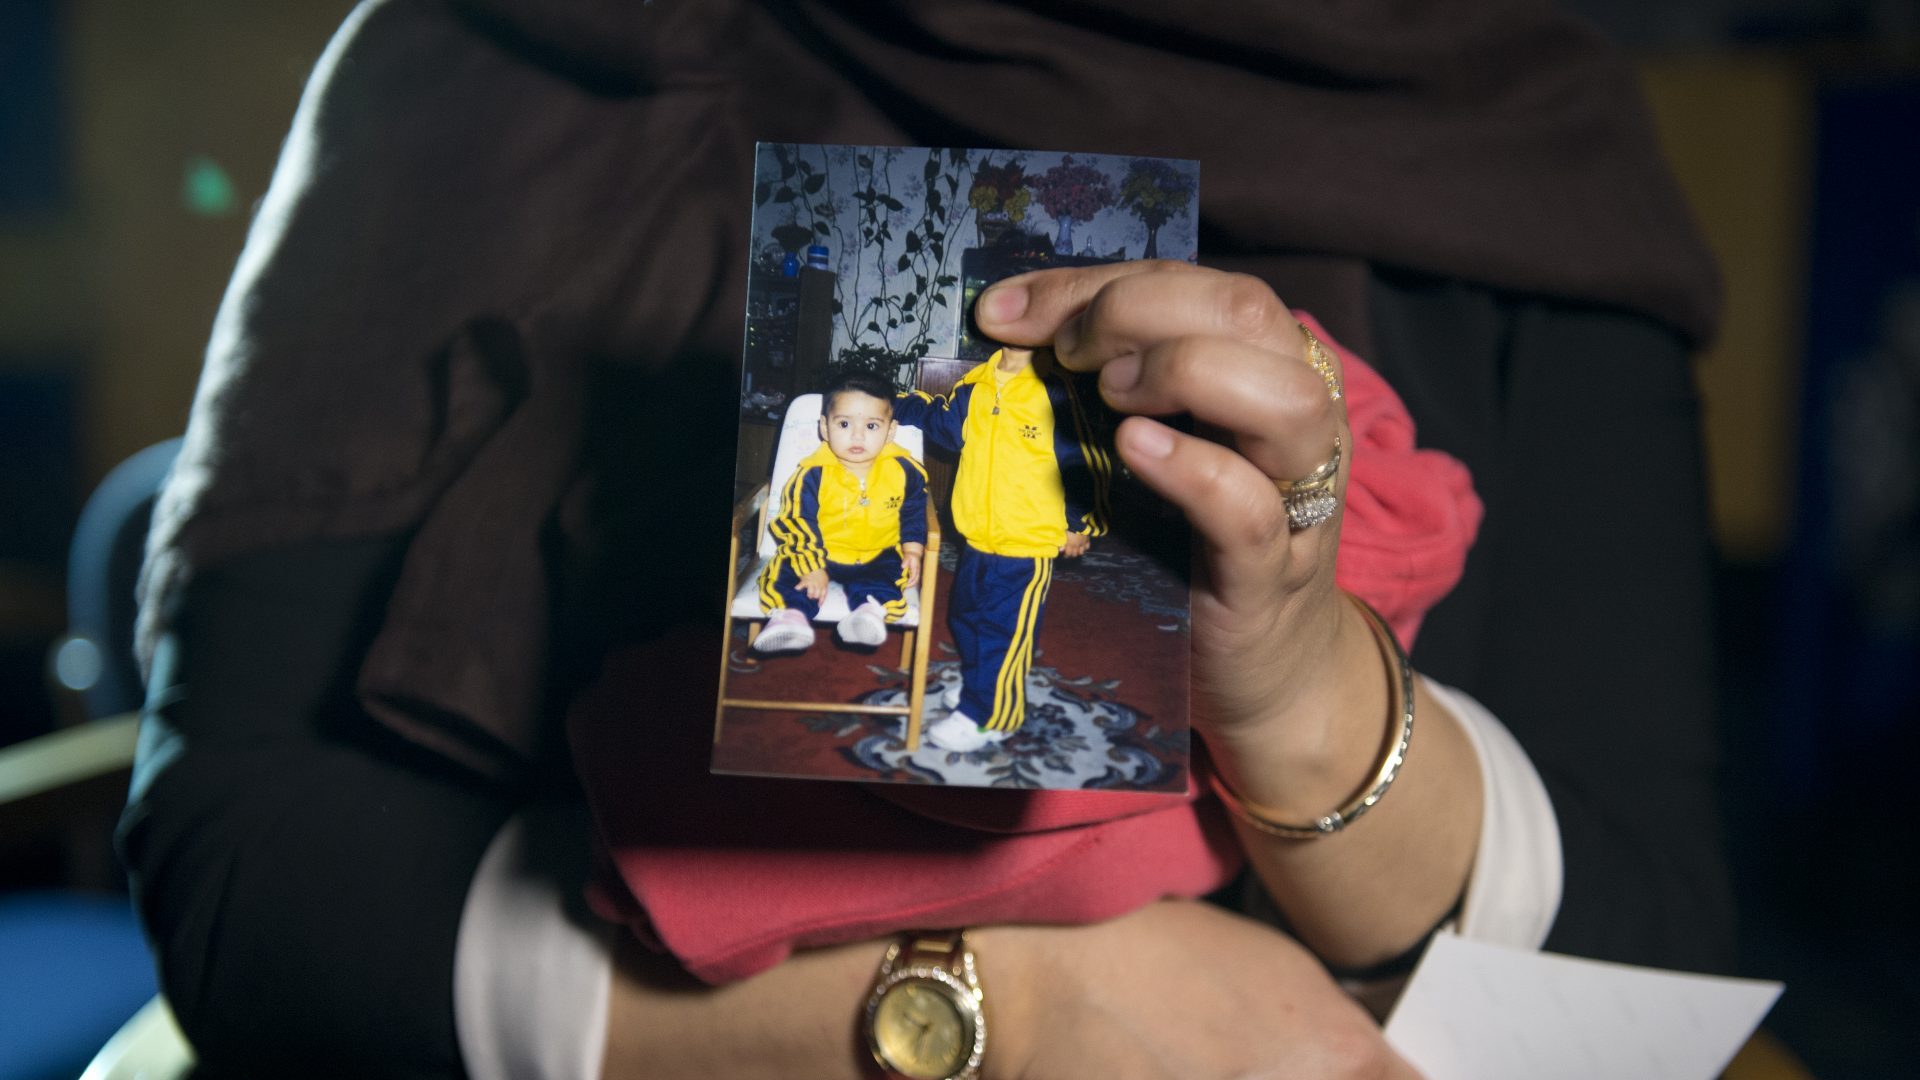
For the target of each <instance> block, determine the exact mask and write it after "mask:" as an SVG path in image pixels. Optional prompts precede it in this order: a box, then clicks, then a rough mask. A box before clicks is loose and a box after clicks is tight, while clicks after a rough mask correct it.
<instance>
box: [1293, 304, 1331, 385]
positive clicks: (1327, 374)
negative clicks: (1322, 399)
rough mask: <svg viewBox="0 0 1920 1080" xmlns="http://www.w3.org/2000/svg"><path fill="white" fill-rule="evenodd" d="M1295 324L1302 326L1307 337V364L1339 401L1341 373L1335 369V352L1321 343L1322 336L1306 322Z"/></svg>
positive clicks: (1302, 332)
mask: <svg viewBox="0 0 1920 1080" xmlns="http://www.w3.org/2000/svg"><path fill="white" fill-rule="evenodd" d="M1294 325H1296V326H1298V327H1299V328H1300V333H1301V335H1302V336H1303V337H1305V338H1306V339H1307V355H1306V361H1307V366H1308V367H1310V368H1312V369H1313V370H1314V372H1315V374H1317V375H1319V376H1320V379H1321V381H1323V382H1325V383H1326V384H1327V396H1328V397H1330V398H1332V399H1333V400H1335V401H1339V400H1340V393H1341V391H1340V373H1339V372H1338V371H1336V370H1334V367H1333V354H1331V353H1329V352H1328V351H1327V347H1326V346H1325V345H1322V344H1320V338H1319V337H1318V336H1317V335H1315V334H1314V332H1313V330H1312V328H1310V327H1309V326H1307V324H1306V323H1295V324H1294Z"/></svg>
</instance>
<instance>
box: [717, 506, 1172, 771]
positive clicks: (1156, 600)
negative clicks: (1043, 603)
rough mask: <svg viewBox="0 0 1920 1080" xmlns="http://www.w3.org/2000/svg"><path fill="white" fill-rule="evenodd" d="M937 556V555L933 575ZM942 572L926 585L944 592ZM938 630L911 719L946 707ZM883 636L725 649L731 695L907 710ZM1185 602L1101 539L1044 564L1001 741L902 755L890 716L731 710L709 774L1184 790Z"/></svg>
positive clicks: (955, 673)
mask: <svg viewBox="0 0 1920 1080" xmlns="http://www.w3.org/2000/svg"><path fill="white" fill-rule="evenodd" d="M950 553H951V549H950V548H949V549H948V550H946V551H943V552H942V555H943V559H942V562H946V561H947V560H946V559H945V558H944V556H946V555H949V554H950ZM950 580H951V573H950V572H949V573H943V574H941V576H940V579H939V589H940V591H941V593H942V597H941V607H940V608H939V609H938V610H940V611H942V612H944V610H945V607H944V599H945V598H944V593H945V590H946V587H947V584H948V582H949V581H950ZM944 623H945V619H944V617H942V618H940V619H939V621H938V623H937V624H936V625H935V626H934V627H933V628H932V633H933V640H932V642H930V645H931V658H930V661H929V665H928V667H929V670H928V678H927V682H928V686H927V694H926V706H925V719H924V721H923V723H922V727H921V730H922V731H923V732H924V731H925V730H926V728H927V727H930V726H932V724H933V723H934V722H936V721H938V720H940V719H941V718H942V717H944V716H945V715H946V713H947V711H948V709H950V708H951V704H944V705H943V704H942V700H941V699H942V696H943V694H944V693H945V692H946V691H948V690H949V689H950V688H953V687H954V686H956V685H957V683H958V681H959V662H958V659H957V657H956V654H955V653H954V650H953V645H952V643H951V641H950V640H949V635H948V633H947V629H946V626H945V625H944ZM897 642H898V639H897V638H890V639H889V642H888V644H887V645H885V646H882V647H881V648H880V649H878V650H872V651H867V650H855V649H851V648H848V647H846V646H844V645H841V644H840V643H838V642H836V641H834V640H833V636H832V633H831V632H830V631H828V632H823V633H822V634H821V640H820V641H819V642H818V643H816V644H815V645H814V647H813V648H812V649H809V650H807V651H806V652H805V653H803V654H798V655H788V656H780V657H771V658H763V657H758V656H755V655H754V654H752V653H751V652H749V651H748V650H747V649H746V647H745V641H744V639H743V638H737V639H736V641H735V643H734V644H735V647H734V648H733V649H732V650H731V652H730V658H729V659H730V663H729V668H730V670H731V673H732V674H731V675H730V679H731V680H732V681H731V682H730V683H729V692H730V693H731V694H733V695H734V696H741V697H753V698H756V699H760V700H788V701H820V702H847V703H850V704H865V705H898V704H905V701H906V695H907V689H906V681H905V678H904V673H903V672H901V671H900V670H898V669H896V668H894V667H892V666H891V664H892V663H893V662H896V661H897V657H898V649H899V646H898V644H897ZM1187 647H1188V644H1187V611H1186V588H1185V586H1184V584H1183V583H1182V582H1180V581H1178V580H1175V579H1173V578H1171V577H1170V575H1168V574H1166V573H1165V572H1164V571H1162V570H1160V569H1159V567H1158V565H1157V564H1156V563H1154V561H1153V560H1150V559H1148V558H1147V557H1146V556H1143V555H1141V554H1139V553H1138V552H1135V551H1132V550H1129V549H1128V548H1127V546H1126V544H1125V543H1124V541H1114V540H1106V539H1103V540H1102V542H1101V543H1100V544H1099V545H1097V546H1096V547H1095V548H1094V550H1093V551H1090V552H1088V553H1087V555H1086V556H1084V557H1082V558H1080V559H1076V560H1066V559H1062V560H1059V561H1058V562H1056V563H1055V564H1054V582H1053V592H1052V598H1051V599H1050V600H1049V601H1048V605H1047V613H1046V617H1045V621H1044V623H1043V625H1042V628H1041V632H1040V641H1039V646H1038V648H1037V649H1036V650H1035V658H1034V664H1033V666H1032V668H1031V670H1030V671H1029V674H1028V678H1027V719H1026V722H1025V724H1023V725H1022V727H1021V729H1020V731H1019V732H1017V733H1015V734H1014V735H1013V736H1012V737H1011V738H1009V739H1007V740H1006V741H1004V742H1001V743H999V744H996V745H993V746H987V747H982V748H981V749H979V750H976V751H972V752H970V753H964V754H962V753H954V752H951V751H945V750H940V749H937V748H934V747H932V746H929V745H926V744H925V743H924V742H923V743H922V746H921V748H920V750H919V751H917V752H915V753H913V754H908V753H907V751H906V746H905V722H904V720H902V719H901V718H900V717H897V716H886V715H875V714H867V713H850V712H838V711H823V712H795V711H788V710H779V709H763V710H755V709H729V710H727V716H726V720H725V723H724V724H723V725H722V729H721V735H720V738H719V739H718V740H717V741H716V743H715V745H714V748H713V757H712V768H713V769H714V771H716V772H722V773H739V774H747V775H759V776H792V777H816V778H820V779H839V780H858V781H881V782H892V783H918V784H943V785H955V786H963V787H1001V788H1054V789H1092V790H1100V789H1114V788H1117V789H1123V790H1144V791H1162V792H1180V791H1184V790H1185V788H1186V775H1187V762H1188V746H1187V725H1186V710H1187Z"/></svg>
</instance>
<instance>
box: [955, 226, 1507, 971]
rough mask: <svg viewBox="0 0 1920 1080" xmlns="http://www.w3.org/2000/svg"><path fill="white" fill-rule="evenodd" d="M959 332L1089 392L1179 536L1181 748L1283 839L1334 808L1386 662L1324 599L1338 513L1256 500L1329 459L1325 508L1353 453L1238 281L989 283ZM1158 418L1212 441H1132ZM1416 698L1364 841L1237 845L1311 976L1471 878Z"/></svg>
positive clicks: (1453, 737) (1380, 700)
mask: <svg viewBox="0 0 1920 1080" xmlns="http://www.w3.org/2000/svg"><path fill="white" fill-rule="evenodd" d="M975 314H976V318H977V320H978V322H979V324H980V327H981V329H982V331H983V332H985V333H986V334H987V335H988V336H989V337H992V338H995V339H997V340H1000V341H1005V342H1009V343H1012V344H1017V345H1031V346H1039V345H1045V344H1048V343H1051V344H1052V345H1053V348H1054V351H1055V353H1056V354H1057V355H1058V357H1059V359H1060V362H1061V363H1062V364H1064V365H1065V366H1066V367H1068V368H1070V369H1073V370H1077V371H1098V372H1099V373H1100V375H1099V378H1100V391H1101V394H1102V396H1104V397H1105V398H1106V400H1107V402H1108V404H1110V405H1112V406H1113V408H1114V409H1116V410H1117V411H1119V412H1122V413H1130V414H1133V415H1131V416H1129V417H1128V418H1127V419H1126V420H1124V421H1122V422H1121V424H1120V426H1119V428H1118V430H1117V431H1116V432H1115V440H1114V441H1115V444H1116V449H1117V450H1118V452H1119V454H1120V457H1121V460H1122V461H1124V462H1125V463H1126V465H1127V467H1128V468H1129V469H1130V470H1132V472H1133V474H1134V475H1135V476H1137V477H1139V478H1140V480H1141V481H1142V482H1144V483H1145V484H1146V485H1147V486H1148V487H1150V488H1152V489H1153V490H1154V491H1155V492H1157V493H1159V494H1160V495H1161V496H1163V497H1165V498H1166V499H1168V500H1169V501H1170V502H1172V503H1173V504H1174V505H1175V506H1178V507H1179V508H1180V509H1181V510H1182V511H1183V512H1184V513H1185V514H1186V516H1187V519H1188V520H1189V521H1191V522H1192V523H1193V527H1194V530H1195V532H1196V533H1197V535H1198V538H1199V545H1198V557H1197V559H1196V568H1195V571H1196V572H1195V576H1194V586H1193V639H1192V640H1193V645H1192V648H1193V675H1192V678H1193V698H1192V700H1193V726H1194V730H1195V731H1197V732H1199V733H1200V735H1201V736H1202V737H1203V738H1205V739H1206V741H1207V745H1208V748H1209V749H1210V750H1211V751H1212V754H1211V756H1212V759H1213V764H1214V767H1215V768H1216V769H1217V770H1218V771H1219V773H1220V774H1221V776H1222V777H1224V778H1225V779H1226V780H1227V782H1228V783H1229V784H1231V785H1232V786H1233V788H1234V789H1235V790H1236V791H1238V792H1240V793H1241V795H1242V796H1243V797H1244V798H1245V799H1246V800H1247V801H1249V802H1251V803H1256V804H1258V805H1260V806H1261V807H1263V808H1265V809H1266V810H1267V811H1268V812H1269V813H1270V814H1272V815H1274V816H1278V817H1280V818H1281V819H1282V820H1284V821H1286V822H1288V823H1302V824H1303V823H1306V822H1310V821H1312V820H1314V819H1315V818H1317V817H1319V816H1320V815H1322V814H1326V813H1328V812H1330V811H1332V810H1335V809H1338V808H1341V807H1344V806H1346V805H1347V804H1348V802H1349V801H1350V800H1352V799H1353V798H1354V797H1355V795H1356V794H1357V793H1358V792H1359V791H1361V790H1363V789H1364V788H1365V787H1366V786H1367V784H1368V782H1369V781H1370V780H1371V779H1372V777H1373V775H1374V773H1375V771H1376V768H1377V764H1378V762H1379V760H1380V758H1381V754H1382V750H1383V746H1384V745H1385V744H1386V740H1387V737H1388V734H1389V732H1390V731H1395V730H1397V728H1395V727H1394V726H1393V725H1392V723H1391V719H1390V717H1389V704H1388V671H1387V665H1386V662H1385V660H1384V658H1383V657H1382V655H1381V652H1380V650H1379V648H1378V647H1377V645H1376V643H1375V641H1374V639H1373V636H1372V633H1371V631H1370V630H1369V628H1368V627H1367V624H1366V621H1365V619H1364V617H1363V616H1362V615H1360V613H1359V611H1358V610H1357V609H1356V608H1354V606H1353V605H1352V604H1350V603H1348V602H1347V601H1346V600H1344V599H1343V598H1342V597H1341V596H1340V593H1339V591H1338V589H1336V588H1335V586H1334V580H1333V567H1334V555H1335V553H1336V551H1337V550H1338V548H1339V544H1340V527H1341V518H1342V515H1341V513H1339V512H1337V511H1336V513H1335V514H1334V516H1333V517H1331V518H1330V519H1328V520H1326V521H1323V522H1320V523H1319V524H1316V525H1313V526H1311V527H1309V528H1305V529H1299V530H1295V529H1292V528H1290V526H1289V522H1288V520H1287V512H1286V503H1285V501H1284V499H1283V498H1282V496H1281V493H1280V491H1279V489H1278V488H1276V487H1275V483H1276V482H1277V481H1287V480H1298V479H1301V478H1304V477H1307V476H1309V475H1310V474H1312V473H1313V472H1314V470H1315V469H1317V468H1319V467H1320V466H1321V465H1323V464H1324V463H1325V462H1327V461H1328V460H1329V459H1330V458H1332V456H1333V452H1334V440H1335V439H1336V438H1338V439H1339V440H1340V446H1341V447H1342V448H1343V449H1342V455H1341V464H1340V468H1339V470H1338V473H1337V476H1336V486H1335V488H1334V491H1335V494H1336V495H1337V497H1338V498H1339V500H1340V502H1341V505H1342V506H1344V502H1345V498H1346V495H1347V485H1348V479H1349V472H1350V469H1351V463H1352V460H1353V455H1354V454H1355V453H1356V452H1360V451H1361V450H1362V448H1360V447H1357V446H1355V442H1354V438H1353V435H1352V432H1351V431H1349V430H1348V427H1347V422H1346V410H1345V407H1344V404H1343V402H1340V401H1335V400H1334V399H1333V398H1332V397H1331V395H1330V394H1329V392H1328V387H1327V384H1326V382H1325V381H1324V380H1323V378H1322V377H1321V375H1320V374H1319V373H1318V372H1316V371H1315V370H1314V369H1313V368H1312V367H1311V366H1310V365H1309V364H1308V362H1307V339H1306V337H1305V335H1304V333H1303V332H1302V331H1301V328H1300V326H1299V324H1298V323H1296V322H1295V321H1294V317H1293V314H1292V312H1291V311H1289V310H1288V308H1287V306H1286V305H1285V304H1283V303H1281V302H1280V299H1279V298H1278V297H1276V296H1275V295H1274V294H1273V290H1271V289H1270V288H1268V287H1267V286H1266V284H1265V283H1263V282H1261V281H1259V280H1257V279H1255V278H1251V277H1248V276H1245V275H1242V274H1227V273H1222V272H1219V271H1216V270H1208V269H1204V268H1200V267H1195V266H1189V265H1187V264H1185V263H1167V262H1135V263H1121V264H1115V265H1110V266H1098V267H1084V268H1070V269H1060V270H1043V271H1038V272H1036V273H1031V274H1025V275H1021V276H1019V277H1015V278H1009V279H1007V280H1006V281H1003V282H1000V283H999V284H997V285H995V286H993V287H992V288H990V289H988V290H987V291H986V292H984V293H983V294H982V295H981V297H980V299H979V302H978V304H977V306H976V312H975ZM1330 359H1332V361H1333V362H1334V363H1335V364H1336V365H1337V363H1338V360H1337V358H1331V357H1330ZM1176 413H1185V414H1189V415H1191V416H1192V417H1193V418H1194V420H1195V421H1196V422H1197V424H1198V426H1199V427H1200V428H1201V429H1202V430H1205V431H1207V432H1209V433H1210V434H1216V435H1217V436H1218V438H1217V439H1215V438H1204V437H1200V436H1195V435H1187V434H1182V433H1181V432H1178V431H1175V430H1174V429H1172V428H1170V427H1168V426H1167V425H1165V424H1162V423H1160V422H1159V421H1157V420H1154V419H1152V417H1155V416H1165V415H1169V414H1176ZM1416 693H1417V696H1418V704H1417V710H1416V711H1417V712H1418V714H1419V717H1420V722H1419V726H1418V729H1417V731H1416V733H1415V735H1414V741H1413V745H1412V749H1411V750H1410V751H1409V754H1408V760H1407V764H1406V766H1405V767H1404V768H1403V769H1402V770H1401V773H1400V777H1399V779H1398V780H1397V781H1396V782H1395V784H1394V788H1393V791H1392V792H1391V793H1390V797H1389V798H1387V799H1385V800H1383V801H1382V802H1381V803H1380V804H1379V805H1378V806H1376V807H1374V808H1373V809H1372V810H1371V811H1369V813H1368V815H1367V817H1366V818H1365V819H1364V820H1362V821H1359V822H1357V823H1355V824H1354V825H1353V826H1352V827H1350V828H1348V829H1346V830H1345V831H1343V832H1341V833H1340V834H1338V835H1337V836H1332V837H1327V838H1323V839H1313V840H1293V839H1280V838H1276V837H1273V836H1269V835H1266V834H1263V833H1259V832H1256V831H1254V830H1253V829H1251V828H1249V827H1246V826H1245V825H1244V824H1241V827H1240V835H1241V842H1242V844H1243V845H1244V846H1245V848H1246V850H1247V854H1248V857H1249V858H1250V859H1251V860H1252V862H1253V865H1254V868H1255V869H1256V870H1257V871H1258V872H1259V874H1260V878H1261V881H1262V882H1263V883H1264V884H1265V885H1266V886H1267V891H1268V892H1269V893H1270V894H1271V895H1272V896H1273V899H1274V901H1275V902H1276V903H1277V904H1278V905H1279V906H1280V909H1281V910H1282V911H1283V912H1285V914H1286V916H1287V919H1288V922H1289V924H1290V925H1291V926H1292V928H1293V929H1294V931H1295V932H1296V933H1297V934H1298V935H1299V937H1300V939H1301V940H1302V941H1303V942H1305V943H1306V944H1307V945H1309V946H1310V947H1312V949H1313V950H1314V952H1315V953H1316V954H1317V955H1319V956H1320V957H1322V958H1323V959H1325V960H1327V961H1328V962H1329V963H1333V964H1338V965H1346V966H1354V967H1364V966H1369V965H1372V964H1376V963H1379V962H1382V961H1384V960H1387V959H1390V958H1392V957H1395V956H1398V955H1399V954H1401V953H1402V952H1404V951H1405V950H1406V949H1408V948H1409V947H1411V946H1413V945H1415V944H1416V943H1418V942H1419V941H1420V940H1421V939H1422V938H1423V937H1424V936H1425V935H1426V934H1427V932H1428V931H1429V930H1430V929H1431V928H1432V927H1433V926H1434V924H1435V923H1437V922H1438V921H1439V920H1440V919H1441V918H1442V917H1443V916H1444V915H1445V914H1446V913H1447V912H1448V911H1449V910H1450V909H1452V908H1453V907H1454V905H1455V903H1456V902H1457V901H1458V899H1459V897H1460V895H1461V892H1462V890H1463V889H1464V888H1465V884H1466V879H1467V875H1468V872H1469V871H1470V869H1471V868H1472V865H1473V858H1474V853H1475V852H1476V850H1477V849H1478V844H1479V834H1480V808H1481V789H1480V783H1481V780H1480V772H1479V764H1478V759H1477V758H1476V757H1475V755H1474V752H1473V749H1472V746H1471V744H1470V743H1469V742H1468V741H1467V739H1466V735H1465V733H1464V732H1463V731H1462V730H1461V729H1460V727H1459V725H1458V722H1457V721H1455V720H1454V719H1453V718H1452V717H1451V716H1449V715H1447V714H1446V712H1445V711H1444V710H1443V709H1441V708H1440V707H1439V706H1438V705H1437V703H1436V702H1434V701H1433V700H1432V699H1431V698H1430V697H1429V696H1428V695H1427V694H1426V692H1425V691H1424V690H1423V689H1420V688H1419V687H1418V685H1417V684H1416Z"/></svg>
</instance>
